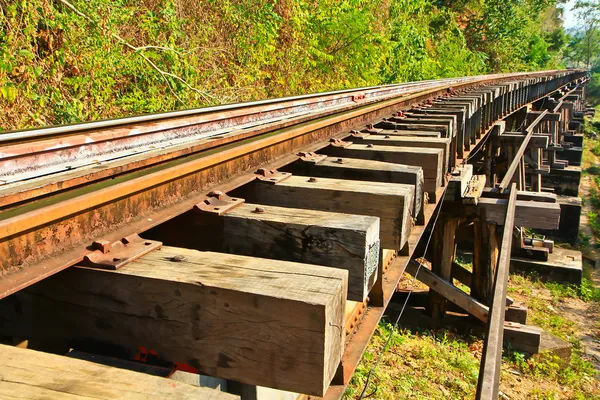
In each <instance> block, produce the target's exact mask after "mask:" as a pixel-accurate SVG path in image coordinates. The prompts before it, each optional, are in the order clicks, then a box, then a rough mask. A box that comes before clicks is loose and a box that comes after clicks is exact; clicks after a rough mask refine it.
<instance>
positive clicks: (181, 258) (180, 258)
mask: <svg viewBox="0 0 600 400" xmlns="http://www.w3.org/2000/svg"><path fill="white" fill-rule="evenodd" d="M169 261H172V262H182V261H185V256H182V255H176V256H173V257H170V258H169Z"/></svg>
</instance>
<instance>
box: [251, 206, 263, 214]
mask: <svg viewBox="0 0 600 400" xmlns="http://www.w3.org/2000/svg"><path fill="white" fill-rule="evenodd" d="M252 212H253V213H255V214H263V213H264V212H265V209H264V208H262V207H256V208H255V209H254V211H252Z"/></svg>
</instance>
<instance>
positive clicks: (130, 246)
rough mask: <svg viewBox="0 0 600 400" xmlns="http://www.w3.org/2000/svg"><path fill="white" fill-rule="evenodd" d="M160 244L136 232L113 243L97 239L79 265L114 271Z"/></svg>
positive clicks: (160, 243)
mask: <svg viewBox="0 0 600 400" xmlns="http://www.w3.org/2000/svg"><path fill="white" fill-rule="evenodd" d="M161 246H162V242H158V241H156V240H146V239H144V238H141V237H139V236H138V235H136V234H133V235H131V236H127V237H124V238H122V239H121V240H118V241H116V242H114V243H111V242H109V241H108V240H97V241H95V242H94V243H92V249H94V251H92V252H90V253H88V254H86V255H85V256H84V257H83V261H82V263H81V265H83V266H85V267H90V268H98V269H107V270H112V271H115V270H117V269H119V268H121V267H122V266H124V265H125V264H128V263H130V262H131V261H134V260H137V259H138V258H140V257H141V256H143V255H144V254H148V253H150V252H151V251H153V250H156V249H159V248H160V247H161Z"/></svg>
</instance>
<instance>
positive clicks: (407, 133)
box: [361, 129, 442, 138]
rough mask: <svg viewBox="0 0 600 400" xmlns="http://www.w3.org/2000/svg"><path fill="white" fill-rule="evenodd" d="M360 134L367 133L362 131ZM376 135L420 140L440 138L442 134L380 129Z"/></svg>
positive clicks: (430, 131) (413, 130)
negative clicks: (417, 138) (420, 138)
mask: <svg viewBox="0 0 600 400" xmlns="http://www.w3.org/2000/svg"><path fill="white" fill-rule="evenodd" d="M361 133H369V132H365V131H362V132H361ZM374 134H376V135H390V136H399V137H413V138H414V137H422V138H426V137H429V138H440V137H442V134H441V133H440V132H439V131H435V130H433V131H432V130H429V131H418V130H415V129H382V130H381V131H380V132H377V133H374Z"/></svg>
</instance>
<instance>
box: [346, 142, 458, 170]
mask: <svg viewBox="0 0 600 400" xmlns="http://www.w3.org/2000/svg"><path fill="white" fill-rule="evenodd" d="M347 140H348V141H349V142H353V143H356V144H374V145H379V146H399V147H418V148H429V149H442V150H444V171H448V170H449V165H450V156H451V154H450V144H451V143H450V138H429V137H419V138H415V137H404V136H393V135H370V134H359V135H352V136H350V137H348V139H347Z"/></svg>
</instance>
